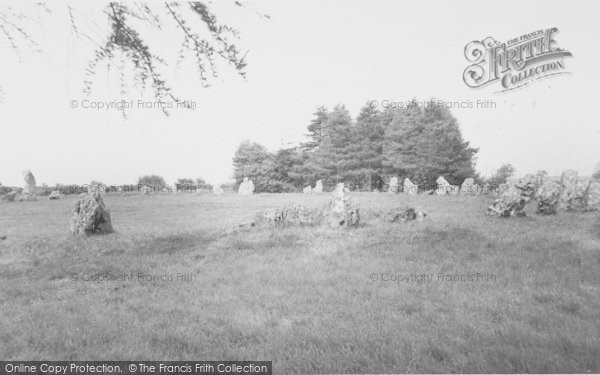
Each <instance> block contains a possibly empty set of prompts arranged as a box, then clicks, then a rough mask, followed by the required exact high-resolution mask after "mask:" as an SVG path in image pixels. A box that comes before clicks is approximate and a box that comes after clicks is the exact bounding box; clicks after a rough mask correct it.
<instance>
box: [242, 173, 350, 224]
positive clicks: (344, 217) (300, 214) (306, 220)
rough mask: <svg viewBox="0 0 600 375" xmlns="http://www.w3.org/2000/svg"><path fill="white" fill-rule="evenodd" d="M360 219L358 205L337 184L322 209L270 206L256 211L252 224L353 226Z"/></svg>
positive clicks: (342, 187)
mask: <svg viewBox="0 0 600 375" xmlns="http://www.w3.org/2000/svg"><path fill="white" fill-rule="evenodd" d="M359 221H360V213H359V207H358V205H357V204H356V203H354V201H353V200H352V199H351V198H350V196H349V195H348V194H346V193H345V192H344V184H343V183H340V184H338V186H337V188H336V190H335V191H334V192H333V193H332V194H331V198H330V200H329V202H328V203H327V204H325V205H324V207H323V208H322V209H309V208H306V207H303V206H300V205H297V204H294V205H291V206H288V207H283V208H271V209H268V210H265V211H262V212H260V213H258V214H257V215H256V217H255V219H254V221H253V223H252V225H264V224H267V225H275V226H282V225H327V226H330V227H331V228H334V229H335V228H341V227H350V226H355V225H357V224H358V223H359Z"/></svg>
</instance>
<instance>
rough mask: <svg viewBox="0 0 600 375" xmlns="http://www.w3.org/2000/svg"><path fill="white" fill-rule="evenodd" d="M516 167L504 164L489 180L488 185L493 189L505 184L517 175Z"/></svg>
mask: <svg viewBox="0 0 600 375" xmlns="http://www.w3.org/2000/svg"><path fill="white" fill-rule="evenodd" d="M515 172H516V170H515V167H513V166H512V164H509V163H504V164H502V166H501V167H500V168H498V170H497V171H496V172H495V173H494V174H493V175H492V177H490V178H488V179H487V181H486V182H487V183H488V184H490V185H491V186H492V187H497V186H499V185H501V184H505V183H506V181H507V180H508V179H509V178H511V177H513V176H514V175H515Z"/></svg>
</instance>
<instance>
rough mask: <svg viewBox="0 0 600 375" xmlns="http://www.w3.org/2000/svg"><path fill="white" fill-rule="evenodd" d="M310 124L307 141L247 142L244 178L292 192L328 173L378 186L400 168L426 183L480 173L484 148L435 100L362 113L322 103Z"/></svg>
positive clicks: (241, 158)
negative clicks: (273, 148) (271, 146)
mask: <svg viewBox="0 0 600 375" xmlns="http://www.w3.org/2000/svg"><path fill="white" fill-rule="evenodd" d="M307 129H308V134H307V138H308V140H307V142H305V143H302V144H301V145H300V146H299V147H294V148H287V149H281V150H279V151H277V152H275V153H272V152H269V151H268V150H267V149H266V148H265V147H264V146H262V145H260V144H257V143H253V142H250V141H244V142H242V143H241V144H240V145H239V147H238V149H237V151H236V153H235V156H234V158H233V167H234V178H235V180H236V181H237V183H238V184H239V183H240V182H241V181H242V180H243V178H244V177H248V178H251V179H252V180H253V181H254V184H255V187H256V191H257V192H285V191H298V190H301V189H302V188H303V187H304V186H307V185H313V186H314V184H315V182H316V181H317V180H322V181H323V183H324V185H325V186H328V187H332V186H334V185H335V184H336V183H338V182H344V183H345V184H346V185H347V186H350V187H351V188H353V189H355V190H365V191H370V190H375V189H382V188H383V187H384V185H385V183H386V182H388V181H389V178H391V177H392V176H397V177H398V178H400V180H401V181H402V179H404V178H405V177H408V178H410V179H411V180H413V182H415V183H417V184H419V185H420V186H421V187H422V188H426V189H427V188H434V187H435V180H436V179H437V177H438V176H440V175H443V176H444V177H445V178H446V179H447V180H448V181H449V182H450V183H452V184H460V183H461V182H462V181H463V180H464V179H465V178H467V177H476V178H478V176H477V174H476V172H475V168H474V163H475V155H476V153H477V151H478V149H476V148H473V147H471V146H470V145H469V142H466V141H464V140H463V138H462V134H461V131H460V128H459V126H458V122H457V120H456V119H455V118H454V116H452V113H451V112H450V110H449V109H448V108H446V107H444V106H439V105H437V104H436V101H435V100H431V101H430V102H428V103H426V104H425V105H423V104H421V103H418V102H416V101H413V102H412V103H410V104H409V105H408V106H406V107H405V108H400V109H393V110H385V111H379V110H377V109H374V108H371V107H370V106H369V105H366V106H364V107H363V108H362V109H361V111H360V113H359V115H358V116H357V118H356V119H353V118H352V116H351V115H350V113H349V111H348V110H347V109H346V107H345V106H343V105H337V106H335V107H334V108H333V109H332V110H331V111H329V110H327V109H326V108H325V107H322V106H321V107H319V108H317V110H316V112H315V113H314V118H313V120H312V121H311V122H310V124H309V125H308V127H307Z"/></svg>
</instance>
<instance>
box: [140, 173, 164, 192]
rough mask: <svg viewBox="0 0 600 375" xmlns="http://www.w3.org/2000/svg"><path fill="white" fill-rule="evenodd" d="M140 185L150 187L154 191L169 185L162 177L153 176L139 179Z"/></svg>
mask: <svg viewBox="0 0 600 375" xmlns="http://www.w3.org/2000/svg"><path fill="white" fill-rule="evenodd" d="M138 185H142V186H148V187H151V188H153V189H162V188H163V187H166V186H167V183H166V182H165V179H164V178H162V177H161V176H158V175H155V174H153V175H147V176H142V177H140V178H138Z"/></svg>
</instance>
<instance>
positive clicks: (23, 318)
mask: <svg viewBox="0 0 600 375" xmlns="http://www.w3.org/2000/svg"><path fill="white" fill-rule="evenodd" d="M355 196H356V198H357V199H358V200H359V201H360V202H361V207H362V209H361V213H362V214H363V223H364V225H362V226H361V227H359V228H356V229H352V230H341V231H334V230H329V229H321V228H318V229H317V228H281V229H275V228H246V229H235V230H227V231H223V230H222V228H226V227H228V228H230V227H232V226H233V225H235V224H239V223H244V222H247V221H248V220H250V219H251V218H252V217H253V216H254V213H255V212H256V211H257V210H260V209H262V208H266V207H269V206H272V205H277V206H278V205H285V204H288V203H290V202H298V203H301V204H304V205H306V206H309V207H317V206H319V205H321V204H322V202H323V201H324V200H325V196H313V195H302V194H281V195H270V194H265V195H256V196H252V197H246V198H244V197H237V196H223V197H214V196H193V195H168V196H129V197H116V196H108V197H107V198H106V202H107V204H108V206H109V208H110V209H111V214H112V217H113V224H114V227H115V228H116V230H117V233H115V234H111V235H105V236H96V237H91V238H88V239H77V238H73V237H71V236H70V235H69V233H68V229H67V226H68V219H69V209H70V206H71V205H72V203H73V200H72V199H66V200H59V201H38V202H22V203H11V204H8V203H6V204H0V235H6V236H7V239H6V240H3V241H2V242H0V285H1V288H0V354H1V355H0V357H2V359H8V360H15V359H20V360H25V359H31V360H35V359H47V360H52V359H55V360H59V359H63V360H75V359H113V360H118V359H122V360H128V359H161V360H178V359H182V360H183V359H185V360H194V359H197V360H201V359H203V360H208V359H213V360H229V359H231V360H234V359H235V360H240V359H261V360H272V361H273V363H274V369H275V371H276V373H317V372H318V373H330V372H334V373H352V372H370V373H389V372H394V373H398V372H502V373H503V372H588V371H591V372H599V371H600V272H599V271H600V226H599V222H600V220H599V215H598V213H585V214H583V213H579V214H577V213H565V214H560V215H558V216H551V217H542V216H535V215H531V216H529V217H526V218H519V219H499V218H493V217H487V216H486V215H485V208H486V206H487V205H488V204H489V201H490V200H491V198H486V197H479V198H466V197H435V196H426V197H421V196H417V197H406V196H403V195H396V196H388V195H386V194H366V193H365V194H355ZM395 205H417V206H419V207H422V208H424V209H426V210H427V211H428V212H429V215H430V220H428V221H426V222H423V223H416V222H415V223H411V224H406V225H401V224H388V223H385V224H384V223H381V222H379V221H378V220H377V219H376V218H375V214H376V213H377V212H381V211H384V210H386V209H388V208H389V207H391V206H395ZM474 272H479V273H483V274H493V275H494V276H495V280H494V281H485V282H484V281H479V282H469V281H463V282H460V281H458V282H448V281H438V280H437V274H438V273H442V274H466V273H474ZM106 274H111V275H130V276H131V275H132V276H131V277H130V278H129V279H122V280H112V281H106V280H104V281H95V282H94V281H83V280H81V278H82V277H84V275H85V277H86V278H93V277H94V276H96V277H102V275H106ZM138 274H142V275H171V277H173V278H174V279H173V280H160V279H154V280H150V279H147V278H145V276H144V277H142V278H138V277H137V275H138ZM178 274H179V275H185V276H183V277H182V279H181V280H177V276H176V275H178ZM372 274H375V275H377V278H378V280H375V281H373V280H372V279H371V277H372V276H371V275H372ZM382 274H389V275H409V274H413V275H417V274H421V275H422V274H428V275H429V274H431V275H433V276H434V278H433V280H432V281H430V282H421V283H418V282H415V281H412V282H392V281H382V280H381V278H382ZM73 275H76V276H77V277H78V279H77V280H75V279H74V277H73ZM190 275H194V277H193V278H190V277H189V276H190Z"/></svg>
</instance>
